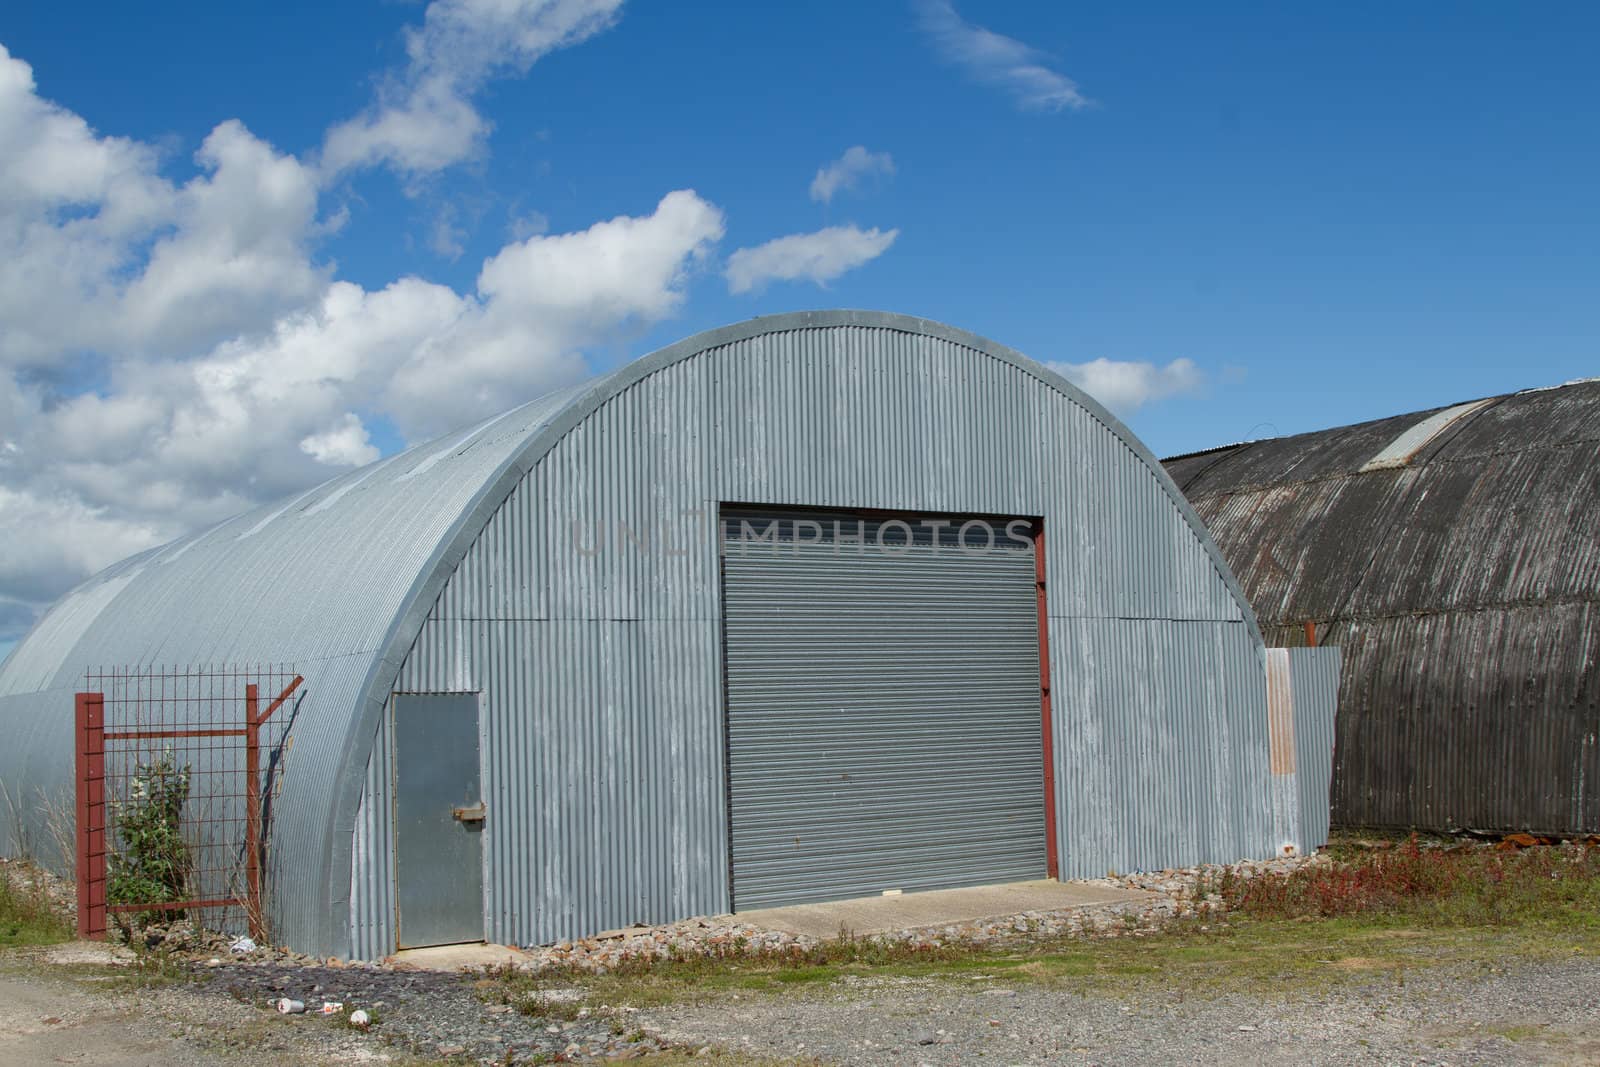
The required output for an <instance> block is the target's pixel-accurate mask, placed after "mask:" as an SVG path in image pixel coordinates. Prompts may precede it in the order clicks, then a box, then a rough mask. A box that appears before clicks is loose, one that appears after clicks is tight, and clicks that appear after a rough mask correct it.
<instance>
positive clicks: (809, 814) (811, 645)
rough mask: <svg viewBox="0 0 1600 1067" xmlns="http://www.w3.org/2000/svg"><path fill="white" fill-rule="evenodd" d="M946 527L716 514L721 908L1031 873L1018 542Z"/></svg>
mask: <svg viewBox="0 0 1600 1067" xmlns="http://www.w3.org/2000/svg"><path fill="white" fill-rule="evenodd" d="M947 521H948V522H949V525H939V524H940V523H943V522H947ZM961 522H962V520H960V519H954V520H949V519H947V518H946V517H944V516H927V517H919V516H908V517H900V518H898V519H888V518H881V517H880V518H871V519H863V518H861V517H859V516H856V515H838V514H820V513H817V514H813V513H802V512H789V513H783V514H780V513H773V512H766V511H735V510H728V509H725V510H724V511H723V513H722V567H723V612H724V635H725V637H724V639H725V643H726V670H727V681H726V690H727V737H728V791H729V807H730V813H729V818H730V823H731V838H732V842H731V844H732V863H733V902H734V907H735V908H737V909H741V910H748V909H751V908H759V907H771V906H777V905H782V904H797V903H804V902H807V901H818V900H837V899H844V898H848V897H854V896H869V895H876V894H878V893H881V892H883V891H884V890H892V889H900V890H904V891H906V892H911V891H915V890H924V889H941V888H950V887H954V886H963V885H981V884H985V883H990V882H1006V881H1017V880H1022V879H1029V878H1042V877H1044V876H1045V867H1046V842H1045V827H1044V808H1045V798H1044V777H1043V776H1044V769H1043V759H1042V742H1041V729H1040V727H1041V711H1040V691H1039V630H1038V603H1037V598H1036V595H1037V594H1036V589H1037V587H1036V584H1035V573H1034V555H1033V546H1032V542H1031V540H1029V539H1027V536H1026V532H1025V531H1026V529H1027V527H1026V524H1025V523H1021V522H1018V523H1017V524H1016V525H1015V526H1013V527H1011V529H1010V533H1011V534H1012V535H1016V536H1014V539H1013V538H1008V531H1007V525H1006V522H1005V520H989V521H987V522H985V523H983V524H982V526H969V527H968V528H967V529H966V532H965V546H962V545H961V544H959V543H958V541H959V539H960V538H961V537H962V532H961V529H960V526H959V524H960V523H961ZM984 527H986V528H987V530H989V531H992V532H993V534H994V535H995V536H994V547H993V548H992V549H987V550H985V546H986V545H987V543H988V540H987V537H986V536H985V529H984ZM856 538H859V541H858V540H855V539H856Z"/></svg>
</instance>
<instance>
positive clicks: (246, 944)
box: [228, 937, 256, 955]
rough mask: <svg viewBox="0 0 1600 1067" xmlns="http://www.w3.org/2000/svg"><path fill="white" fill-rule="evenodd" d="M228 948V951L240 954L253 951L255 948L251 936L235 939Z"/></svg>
mask: <svg viewBox="0 0 1600 1067" xmlns="http://www.w3.org/2000/svg"><path fill="white" fill-rule="evenodd" d="M228 950H229V951H230V952H237V953H239V954H240V955H244V954H245V953H247V952H254V951H255V950H256V943H255V941H254V940H252V939H251V938H248V937H241V938H238V939H237V940H235V941H234V942H233V944H231V945H229V946H228Z"/></svg>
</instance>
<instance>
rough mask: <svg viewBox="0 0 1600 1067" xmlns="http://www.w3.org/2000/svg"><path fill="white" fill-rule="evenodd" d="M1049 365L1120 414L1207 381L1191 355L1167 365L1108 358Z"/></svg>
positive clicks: (1196, 388) (1199, 386)
mask: <svg viewBox="0 0 1600 1067" xmlns="http://www.w3.org/2000/svg"><path fill="white" fill-rule="evenodd" d="M1048 366H1049V367H1050V369H1051V370H1053V371H1055V372H1056V373H1058V374H1060V375H1061V376H1062V377H1064V378H1066V379H1067V380H1068V381H1070V382H1072V383H1073V384H1075V385H1077V386H1078V387H1079V388H1081V389H1082V390H1083V391H1084V392H1086V393H1088V394H1089V395H1090V396H1092V397H1094V398H1095V399H1096V400H1098V401H1100V403H1102V404H1104V405H1105V406H1106V407H1108V408H1110V409H1111V410H1112V411H1114V412H1116V413H1117V414H1119V415H1127V414H1132V413H1133V412H1135V411H1138V410H1139V409H1140V408H1142V407H1144V406H1145V405H1146V404H1149V403H1151V402H1153V401H1156V400H1163V399H1165V398H1167V397H1169V396H1177V395H1179V394H1184V393H1196V392H1199V391H1200V389H1201V388H1203V387H1204V385H1205V374H1204V373H1203V372H1202V371H1201V370H1200V368H1199V367H1197V366H1195V364H1194V361H1193V360H1190V359H1175V360H1173V361H1172V362H1171V363H1168V364H1167V365H1166V366H1164V367H1158V366H1156V365H1155V364H1154V363H1149V362H1144V361H1138V360H1113V359H1105V358H1101V359H1094V360H1090V361H1089V362H1088V363H1050V364H1048Z"/></svg>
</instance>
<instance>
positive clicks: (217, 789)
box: [76, 665, 305, 939]
mask: <svg viewBox="0 0 1600 1067" xmlns="http://www.w3.org/2000/svg"><path fill="white" fill-rule="evenodd" d="M304 695H305V690H304V688H303V686H302V679H301V677H300V676H299V675H298V674H296V673H295V672H294V671H293V670H292V669H291V668H289V667H287V666H282V665H273V666H266V667H237V666H228V667H220V668H218V667H115V668H105V669H98V670H95V669H91V670H90V671H88V672H87V674H86V675H85V678H84V690H83V691H82V692H80V693H78V694H77V707H76V714H77V736H78V745H77V779H78V797H77V800H78V804H77V808H78V812H77V814H78V863H77V868H78V926H79V934H80V935H81V936H84V937H97V936H103V935H104V933H105V931H106V926H107V921H108V917H109V916H111V915H116V914H119V913H143V914H146V915H154V916H156V917H158V918H164V919H165V918H177V917H180V916H185V917H190V918H193V919H195V920H196V921H197V922H199V923H201V924H202V925H204V926H207V927H210V928H212V929H219V930H230V929H236V928H245V929H248V930H249V931H250V933H251V935H252V936H254V937H257V938H258V939H259V938H261V937H264V936H265V932H266V924H265V917H266V912H267V908H266V900H265V891H266V886H265V879H264V878H263V870H264V866H265V862H266V853H267V849H268V844H269V841H270V837H271V828H272V809H273V806H274V803H275V802H276V801H277V800H278V798H279V797H280V796H281V795H282V792H283V789H284V784H285V782H286V780H287V779H286V771H287V761H288V755H289V753H290V751H291V749H292V748H293V733H292V730H293V726H294V718H295V714H296V712H297V711H298V709H299V701H300V700H301V699H302V698H303V697H304Z"/></svg>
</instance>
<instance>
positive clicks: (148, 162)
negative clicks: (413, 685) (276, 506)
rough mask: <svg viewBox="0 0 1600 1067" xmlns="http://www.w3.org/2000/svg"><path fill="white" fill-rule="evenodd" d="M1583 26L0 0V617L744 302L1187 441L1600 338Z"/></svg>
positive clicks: (1556, 368) (1597, 223) (1527, 378)
mask: <svg viewBox="0 0 1600 1067" xmlns="http://www.w3.org/2000/svg"><path fill="white" fill-rule="evenodd" d="M495 12H499V14H498V15H497V14H495ZM497 20H498V21H497ZM90 24H92V25H93V27H94V32H93V33H86V32H85V27H86V26H87V25H90ZM1596 39H1600V9H1596V8H1594V7H1592V6H1587V5H1576V4H1572V5H1549V6H1544V7H1540V8H1537V9H1534V8H1523V7H1516V6H1512V5H1504V4H1487V3H1484V4H1449V5H1446V4H1418V5H1411V6H1409V7H1406V8H1397V7H1396V6H1395V5H1387V4H1385V5H1380V4H1341V5H1323V6H1317V7H1308V6H1305V5H1293V6H1291V5H1283V4H1259V5H1229V4H1212V5H1189V4H1170V5H1166V4H1161V5H1150V4H1145V5H1134V4H1118V5H1101V6H1098V7H1089V6H1077V5H1062V4H1042V3H1041V4H1026V3H1007V4H994V3H991V4H980V3H976V2H969V3H964V4H957V5H955V6H953V7H952V6H950V5H949V4H946V3H940V2H937V0H923V2H916V3H899V2H884V3H881V4H870V5H863V4H846V3H827V2H817V3H811V4H805V5H779V4H750V3H701V4H663V3H654V4H646V3H630V4H626V5H618V4H616V3H614V2H613V0H517V2H510V0H507V2H505V3H500V4H490V3H487V2H486V0H439V2H436V3H435V4H433V5H432V6H431V7H429V6H426V5H424V4H422V3H373V4H366V5H363V4H355V3H351V4H341V5H333V6H332V7H331V9H330V8H329V6H328V5H320V4H319V5H312V4H302V3H287V2H277V3H273V4H264V3H239V4H229V5H220V4H198V3H193V4H171V5H157V6H154V7H149V6H146V7H137V6H130V5H110V4H107V5H101V6H96V7H91V8H90V9H87V10H85V9H70V10H69V9H66V8H64V7H63V6H62V5H55V4H42V3H18V4H12V5H8V6H7V8H6V9H5V11H4V12H3V13H0V47H3V48H4V49H5V50H6V52H5V55H4V57H3V59H0V160H9V161H10V162H9V163H8V162H0V253H3V257H0V258H3V259H4V260H5V261H9V262H10V263H11V264H12V267H11V268H10V270H9V273H8V271H7V268H5V267H0V539H3V541H4V543H5V544H6V545H8V546H9V547H7V548H6V549H4V550H3V555H0V652H3V651H4V649H5V645H6V642H7V641H8V640H10V639H14V638H15V637H16V636H17V634H19V633H20V632H21V631H22V630H23V629H25V628H26V626H27V625H28V624H29V622H30V621H31V619H32V618H33V617H34V616H35V614H36V613H37V611H38V610H40V608H41V607H42V606H43V605H45V604H47V603H48V602H49V601H50V600H52V599H54V597H55V596H57V595H59V594H60V593H61V592H62V591H64V590H65V589H67V588H70V586H71V585H72V584H74V583H75V582H76V581H79V580H81V579H82V578H83V577H85V576H86V575H87V574H89V573H92V572H93V571H94V570H96V569H98V568H99V567H101V566H104V565H105V564H107V563H109V562H111V561H113V560H114V559H116V558H119V557H120V556H122V555H125V554H127V553H128V552H132V551H136V550H138V549H140V548H143V547H147V546H148V545H150V544H156V543H159V542H161V541H163V540H166V539H168V538H170V537H172V536H176V535H177V534H179V533H182V532H184V531H186V530H188V529H191V528H194V527H196V526H199V525H203V524H205V523H208V522H212V521H216V520H217V519H220V518H222V517H224V516H225V515H227V514H229V513H231V512H234V511H237V510H240V509H242V508H244V507H247V506H250V505H251V504H253V503H256V502H259V501H260V500H263V499H268V498H271V497H274V496H278V495H282V494H283V493H285V492H290V491H294V490H295V489H296V488H298V487H300V486H303V485H306V484H311V483H313V482H315V481H319V480H322V479H324V478H326V477H330V476H333V475H335V474H337V473H339V471H340V470H342V469H345V468H346V467H347V466H348V465H349V464H351V463H355V462H361V461H365V460H367V459H370V458H372V457H374V456H376V455H378V454H382V453H386V452H388V451H392V450H393V449H395V448H397V447H400V446H401V445H402V443H403V442H404V441H405V440H408V439H417V438H420V437H425V436H428V435H429V434H431V433H434V432H438V431H439V430H441V429H444V428H447V426H448V424H450V423H451V422H452V421H454V422H460V421H464V420H465V419H467V418H469V417H474V416H475V415H477V414H480V413H483V412H484V411H485V410H498V409H500V408H504V407H507V406H510V405H511V404H513V403H516V402H519V401H520V400H523V399H526V398H527V396H530V395H533V394H535V393H537V392H539V391H542V390H543V389H545V388H548V387H551V386H554V385H560V384H565V383H566V382H568V381H570V380H572V379H573V378H575V377H579V376H582V375H584V374H587V373H592V372H596V371H602V370H606V369H609V368H610V367H612V366H615V365H616V364H617V363H619V362H621V361H624V360H627V359H630V358H633V357H634V356H637V355H640V354H643V353H644V352H646V351H649V350H650V349H652V348H654V347H658V346H659V345H661V344H665V343H668V342H670V341H672V340H675V339H677V338H679V337H682V336H686V335H688V334H690V333H693V332H695V331H697V330H700V329H703V328H707V327H710V326H715V325H720V324H722V323H726V322H729V321H734V320H738V319H743V318H747V317H750V316H752V315H758V314H765V313H770V312H777V311H786V310H795V309H801V308H812V307H836V306H848V307H871V308H883V309H887V310H894V311H902V312H908V313H912V314H917V315H924V316H928V317H930V318H935V319H939V320H942V321H945V322H949V323H951V324H954V325H957V326H961V327H963V328H966V329H970V330H973V331H976V332H978V333H980V334H984V335H986V336H989V337H992V338H994V339H996V340H999V341H1001V342H1003V343H1006V344H1009V345H1011V346H1013V347H1015V348H1017V349H1019V350H1021V351H1022V352H1024V353H1026V354H1028V355H1030V356H1033V357H1035V358H1037V359H1040V360H1044V361H1049V362H1053V363H1057V364H1059V365H1062V366H1063V368H1064V369H1067V370H1069V371H1070V372H1071V373H1073V375H1074V376H1075V377H1077V378H1078V379H1079V380H1080V381H1082V382H1083V383H1084V384H1085V385H1086V386H1087V387H1089V388H1090V389H1091V390H1092V391H1097V392H1099V393H1100V394H1101V395H1102V397H1103V398H1104V399H1106V400H1107V401H1108V402H1109V403H1110V404H1111V405H1112V406H1113V408H1115V409H1117V410H1118V411H1119V412H1120V413H1121V414H1123V415H1124V417H1125V418H1126V419H1127V421H1128V422H1129V424H1130V425H1131V426H1132V427H1133V428H1134V430H1135V431H1136V432H1138V433H1139V434H1140V435H1141V436H1143V437H1144V438H1145V440H1146V441H1147V442H1148V443H1149V444H1150V446H1151V447H1152V448H1153V449H1154V450H1155V451H1156V452H1157V453H1158V454H1171V453H1176V452H1181V451H1186V450H1190V449H1196V448H1203V447H1208V446H1210V445H1214V444H1220V443H1224V442H1228V441H1234V440H1239V439H1242V438H1247V437H1254V436H1269V435H1273V434H1279V433H1293V432H1298V431H1301V430H1307V429H1313V428H1318V427H1323V426H1330V425H1337V424H1342V423H1347V422H1353V421H1358V420H1361V419H1366V418H1372V417H1377V416H1381V415H1386V414H1392V413H1396V412H1402V411H1408V410H1414V409H1419V408H1424V407H1430V406H1435V405H1439V404H1443V403H1448V402H1451V401H1456V400H1460V399H1464V398H1469V397H1475V396H1480V395H1488V394H1493V393H1498V392H1505V391H1510V390H1514V389H1519V388H1525V387H1529V386H1538V385H1549V384H1555V383H1558V382H1561V381H1565V380H1568V379H1571V378H1575V377H1580V376H1588V375H1592V374H1595V373H1597V369H1596V368H1597V364H1600V361H1597V359H1596V338H1597V336H1600V310H1597V309H1600V300H1596V298H1595V289H1596V283H1597V281H1600V260H1597V253H1596V249H1597V248H1600V216H1597V211H1596V206H1595V205H1596V194H1595V190H1596V188H1597V187H1600V183H1597V178H1600V141H1597V137H1596V132H1597V129H1600V125H1597V122H1596V116H1597V114H1600V107H1597V105H1600V69H1597V67H1596V64H1594V62H1593V42H1594V41H1595V40H1596ZM24 65H25V66H24ZM24 71H25V72H26V76H25V77H24V74H23V73H22V72H24ZM474 131H476V134H474ZM852 149H855V151H854V152H853V153H852V152H850V150H852ZM197 153H198V156H197ZM847 153H850V154H847ZM841 161H842V162H841ZM851 164H855V165H854V166H852V165H851ZM830 166H832V167H834V168H835V169H834V171H833V173H834V174H835V176H836V179H837V180H835V181H834V182H832V183H831V185H830V183H829V182H827V181H820V182H819V174H822V173H824V172H826V171H827V170H828V168H830ZM669 194H674V195H675V197H676V198H675V199H673V198H668V195H669ZM664 198H668V199H664ZM608 220H621V221H619V222H618V223H616V224H614V225H612V224H608ZM629 220H631V221H629ZM597 224H599V225H598V226H597ZM566 235H570V237H569V236H566ZM786 237H792V238H795V239H794V240H791V241H789V242H788V243H782V242H781V240H780V239H783V238H786ZM775 241H776V242H779V243H777V244H773V243H772V242H775ZM618 257H620V258H621V259H623V260H625V261H627V262H629V263H630V264H643V266H642V267H638V268H637V269H633V268H630V273H629V276H628V277H626V278H623V277H619V276H617V274H616V272H615V271H613V270H612V269H611V268H610V267H609V266H608V264H610V263H612V261H613V260H615V259H617V258H618ZM486 264H493V265H494V266H493V267H492V269H491V268H489V267H486ZM635 274H637V275H639V277H634V275H635ZM64 294H65V295H64ZM1096 361H1103V362H1096Z"/></svg>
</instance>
